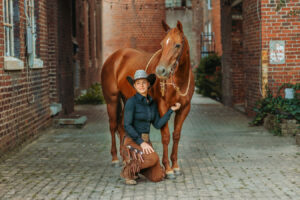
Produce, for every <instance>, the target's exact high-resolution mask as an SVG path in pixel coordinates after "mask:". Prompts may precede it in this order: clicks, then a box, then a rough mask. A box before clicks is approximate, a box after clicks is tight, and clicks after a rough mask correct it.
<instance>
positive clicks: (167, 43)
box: [155, 21, 188, 80]
mask: <svg viewBox="0 0 300 200" xmlns="http://www.w3.org/2000/svg"><path fill="white" fill-rule="evenodd" d="M162 24H163V27H164V29H165V31H166V32H167V35H166V36H165V38H164V39H163V40H162V41H161V47H162V48H161V49H162V52H161V58H160V60H159V62H158V65H157V67H156V71H155V73H156V76H157V77H158V78H159V79H161V80H166V79H168V78H169V77H170V75H171V74H174V72H175V71H176V70H177V68H178V67H179V63H180V61H181V60H182V58H183V54H184V50H185V49H187V48H186V46H188V44H187V41H186V39H185V36H184V33H183V28H182V24H181V22H180V21H177V26H176V27H175V28H172V29H171V28H170V27H169V26H168V25H167V24H166V22H165V21H162Z"/></svg>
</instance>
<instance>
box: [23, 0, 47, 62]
mask: <svg viewBox="0 0 300 200" xmlns="http://www.w3.org/2000/svg"><path fill="white" fill-rule="evenodd" d="M34 6H35V5H34V0H25V15H26V29H27V38H26V39H27V44H26V45H27V54H28V57H29V66H30V67H31V68H42V67H43V64H44V63H43V61H42V60H41V59H38V58H37V53H36V39H37V34H36V22H35V12H34V11H35V7H34Z"/></svg>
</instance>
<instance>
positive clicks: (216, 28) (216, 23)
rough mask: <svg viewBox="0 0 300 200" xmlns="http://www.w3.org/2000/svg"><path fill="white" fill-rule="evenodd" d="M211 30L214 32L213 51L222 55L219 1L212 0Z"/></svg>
mask: <svg viewBox="0 0 300 200" xmlns="http://www.w3.org/2000/svg"><path fill="white" fill-rule="evenodd" d="M211 15H212V17H211V18H212V31H213V32H214V33H215V51H216V53H217V54H218V55H219V56H221V55H222V41H221V1H220V0H212V10H211Z"/></svg>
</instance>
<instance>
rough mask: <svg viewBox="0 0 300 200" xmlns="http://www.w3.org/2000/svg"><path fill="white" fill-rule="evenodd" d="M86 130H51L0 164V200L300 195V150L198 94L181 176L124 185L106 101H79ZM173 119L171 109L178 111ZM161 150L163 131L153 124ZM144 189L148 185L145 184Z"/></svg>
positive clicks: (153, 134)
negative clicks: (115, 161)
mask: <svg viewBox="0 0 300 200" xmlns="http://www.w3.org/2000/svg"><path fill="white" fill-rule="evenodd" d="M76 110H77V112H78V113H79V114H84V115H86V116H87V117H88V123H87V125H86V126H85V127H84V128H83V129H75V128H74V129H70V128H59V129H50V130H47V131H46V133H45V134H43V135H42V136H41V137H39V138H38V139H37V140H36V141H34V142H33V143H31V144H29V145H26V146H25V147H24V148H23V149H22V150H21V151H19V152H15V153H12V154H11V155H10V156H9V157H8V158H6V160H4V161H2V162H1V163H0V199H22V200H23V199H53V200H54V199H146V200H147V199H150V200H152V199H204V200H206V199H300V188H299V187H300V168H299V166H300V149H299V147H297V146H296V145H295V142H294V139H293V138H286V137H276V136H273V135H272V134H270V133H268V132H267V131H265V130H264V129H263V128H262V127H249V126H248V122H249V120H250V119H248V118H246V117H245V116H244V115H243V114H241V113H239V112H237V111H234V110H232V109H231V108H227V107H224V106H223V105H221V104H218V103H216V102H213V101H212V100H209V99H206V98H202V97H200V96H194V99H193V105H192V109H191V112H190V114H189V116H188V118H187V120H186V121H185V124H184V127H183V131H182V137H181V143H180V146H179V164H180V166H181V168H182V170H183V175H181V176H178V177H177V178H176V179H175V180H165V181H162V182H159V183H151V182H149V181H147V180H145V179H144V178H141V179H140V180H139V181H138V185H136V186H126V185H125V184H124V183H123V181H122V180H121V178H120V177H119V173H120V169H121V168H112V167H111V166H110V164H111V155H110V134H109V129H108V128H109V127H108V117H107V114H106V106H105V105H100V106H79V107H76ZM173 117H174V115H173ZM151 139H152V141H153V145H154V147H155V149H156V150H157V151H158V152H159V154H160V155H161V154H162V145H161V142H160V132H159V131H157V130H154V129H153V130H152V132H151ZM146 188H147V189H146Z"/></svg>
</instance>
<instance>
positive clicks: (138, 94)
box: [135, 92, 153, 104]
mask: <svg viewBox="0 0 300 200" xmlns="http://www.w3.org/2000/svg"><path fill="white" fill-rule="evenodd" d="M135 96H136V97H137V99H138V100H139V101H141V102H143V103H146V104H151V103H152V101H153V99H152V97H151V96H150V95H149V94H148V95H147V99H148V100H149V103H147V100H146V97H144V96H143V95H141V94H140V93H138V92H137V93H136V94H135Z"/></svg>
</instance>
